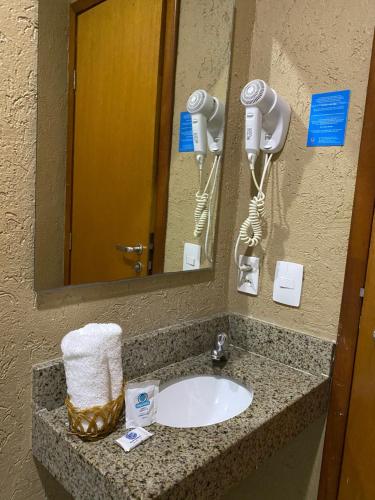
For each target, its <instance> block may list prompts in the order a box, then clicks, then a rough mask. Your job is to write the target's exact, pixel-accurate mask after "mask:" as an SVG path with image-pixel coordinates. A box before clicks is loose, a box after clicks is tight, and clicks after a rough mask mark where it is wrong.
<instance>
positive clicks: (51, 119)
mask: <svg viewBox="0 0 375 500" xmlns="http://www.w3.org/2000/svg"><path fill="white" fill-rule="evenodd" d="M178 4H180V9H179V15H178V11H177V10H176V9H175V7H176V5H178ZM232 18H233V0H204V1H201V2H199V3H197V2H194V1H192V0H181V2H177V1H175V0H164V1H163V0H156V1H154V0H152V1H151V0H132V1H128V2H124V1H123V0H101V1H98V0H96V1H95V0H76V1H72V0H56V1H54V2H50V1H49V0H39V61H38V145H37V160H38V164H37V181H36V242H35V247H36V248H35V287H36V289H49V288H56V287H60V286H63V285H64V284H65V285H73V284H81V283H94V282H100V281H116V280H123V279H127V278H133V277H140V276H147V275H149V274H157V273H160V272H171V271H181V270H182V269H183V262H184V244H185V243H189V242H191V243H195V244H198V245H200V246H202V239H201V238H200V237H198V238H194V235H193V231H194V209H195V203H196V200H195V193H196V191H197V187H198V186H197V179H198V170H197V167H196V164H195V160H194V154H193V153H179V152H178V135H179V133H178V132H179V118H180V112H181V111H186V101H187V98H188V97H189V95H190V94H191V92H192V91H193V90H195V89H197V88H204V89H206V90H207V91H209V92H210V93H212V94H213V95H216V96H217V97H219V98H220V100H222V102H225V99H226V90H227V83H228V71H229V64H230V45H231V32H232ZM177 29H178V53H177V62H176V67H175V65H174V57H173V51H174V49H177V36H176V35H177ZM174 37H175V38H176V44H174V43H173V39H174ZM173 89H174V96H173ZM173 97H174V99H173ZM172 121H173V129H172ZM202 176H203V181H204V178H205V176H207V172H206V171H204V172H203V173H202ZM168 183H169V189H168ZM215 216H216V202H215V203H214V207H213V215H212V221H211V228H212V230H211V234H210V241H211V244H212V245H213V243H214V228H215ZM129 247H130V248H129ZM131 250H134V251H133V252H131ZM209 266H210V263H209V262H208V261H207V259H206V258H205V253H204V251H203V252H202V258H201V262H200V264H199V267H200V268H204V267H209Z"/></svg>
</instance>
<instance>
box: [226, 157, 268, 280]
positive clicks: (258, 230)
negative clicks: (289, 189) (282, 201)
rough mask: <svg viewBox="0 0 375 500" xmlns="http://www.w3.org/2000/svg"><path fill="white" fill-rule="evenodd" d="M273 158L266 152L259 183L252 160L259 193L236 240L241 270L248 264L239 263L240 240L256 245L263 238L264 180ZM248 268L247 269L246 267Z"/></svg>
mask: <svg viewBox="0 0 375 500" xmlns="http://www.w3.org/2000/svg"><path fill="white" fill-rule="evenodd" d="M271 159H272V154H266V156H265V161H264V166H263V172H262V177H261V181H260V183H259V184H258V182H257V179H256V177H255V172H254V162H253V161H250V170H251V176H252V179H253V181H254V184H255V187H256V188H257V189H258V193H257V194H256V195H255V196H253V198H251V200H250V202H249V215H248V217H247V218H246V219H245V220H244V221H243V223H242V224H241V227H240V231H239V235H238V238H237V241H236V247H235V251H234V260H235V262H236V265H237V267H238V268H239V269H240V270H247V266H241V265H240V264H239V260H238V247H239V244H240V242H242V243H244V244H245V245H247V246H249V247H255V246H256V245H258V244H259V243H260V242H261V240H262V236H263V234H262V218H263V216H264V211H265V207H264V203H265V198H266V196H265V194H264V192H263V185H264V181H265V179H266V175H267V171H268V167H269V165H270V163H271ZM245 268H246V269H245Z"/></svg>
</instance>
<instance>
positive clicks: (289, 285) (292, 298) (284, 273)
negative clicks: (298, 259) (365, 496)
mask: <svg viewBox="0 0 375 500" xmlns="http://www.w3.org/2000/svg"><path fill="white" fill-rule="evenodd" d="M302 281H303V266H302V265H301V264H295V263H294V262H285V261H283V260H278V261H277V262H276V271H275V281H274V283H273V300H274V301H275V302H279V303H280V304H286V305H287V306H293V307H299V305H300V303H301V293H302Z"/></svg>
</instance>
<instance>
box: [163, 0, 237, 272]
mask: <svg viewBox="0 0 375 500" xmlns="http://www.w3.org/2000/svg"><path fill="white" fill-rule="evenodd" d="M233 7H234V0H204V1H200V2H196V1H195V0H182V2H181V12H180V27H179V36H178V56H177V67H176V84H175V101H174V116H173V136H172V151H171V165H170V176H169V194H168V222H167V235H166V245H165V262H164V271H165V272H171V271H180V270H181V269H182V263H183V253H184V243H195V244H200V245H204V234H203V235H202V236H201V237H200V238H194V234H193V232H194V210H195V193H196V192H197V191H198V187H199V181H198V168H197V165H196V163H195V159H194V154H193V153H179V152H178V140H179V124H180V112H181V111H186V101H187V99H188V97H189V95H190V94H191V93H192V92H193V91H194V90H197V89H204V90H207V92H209V93H210V94H212V95H214V96H216V97H218V98H219V99H220V100H221V101H222V102H224V103H225V100H226V94H227V84H228V77H229V67H230V49H231V42H232V26H233ZM212 158H213V156H212V155H211V154H209V155H208V157H207V162H206V165H205V168H204V171H203V176H202V177H203V180H207V177H208V173H209V171H210V169H211V164H212ZM214 226H215V218H214V219H213V221H212V227H214ZM201 256H202V258H201V267H210V264H209V262H208V261H207V260H206V259H205V258H204V256H203V252H202V254H201Z"/></svg>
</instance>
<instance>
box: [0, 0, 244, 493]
mask: <svg viewBox="0 0 375 500" xmlns="http://www.w3.org/2000/svg"><path fill="white" fill-rule="evenodd" d="M239 5H240V9H239V12H238V16H239V19H238V22H237V29H236V31H237V34H236V40H237V41H236V44H235V51H234V63H233V66H234V68H236V70H235V71H234V72H233V75H232V89H233V92H231V95H230V99H231V103H232V105H231V111H230V115H229V122H230V123H231V124H232V126H231V127H230V130H229V132H228V140H227V144H228V151H231V152H232V153H233V155H234V158H235V157H236V156H235V155H236V154H237V153H236V148H233V146H232V144H234V143H235V140H236V139H235V136H234V134H235V132H236V131H237V127H238V123H239V119H240V111H241V110H240V106H239V104H238V101H237V96H238V92H239V88H240V86H241V84H242V82H243V81H244V79H246V75H247V71H248V68H247V65H243V61H244V60H248V54H249V44H250V36H249V33H248V29H249V26H250V18H251V14H252V13H251V9H250V6H249V5H248V2H247V0H243V1H242V0H241V1H240V2H239ZM37 6H38V3H37V0H4V1H3V2H1V3H0V65H1V83H0V113H1V118H0V147H1V169H0V185H1V188H0V283H1V285H0V319H1V336H0V421H1V426H0V491H1V494H0V496H1V498H4V499H7V500H8V499H12V500H25V498H28V499H38V500H39V499H41V498H43V497H44V493H43V486H42V483H41V481H40V480H39V478H38V474H37V470H36V467H35V464H34V462H33V458H32V454H31V449H30V445H31V366H32V364H34V363H37V362H40V361H44V360H47V359H51V358H53V357H56V356H58V355H59V344H60V341H61V338H62V336H63V335H64V334H65V333H66V332H67V331H68V330H70V329H72V328H76V327H79V326H80V325H82V324H84V323H85V322H89V321H115V322H118V323H120V324H121V325H122V327H123V330H124V333H125V335H136V334H139V333H141V332H142V331H146V330H150V329H152V328H157V327H161V326H164V325H168V324H173V323H176V322H178V321H181V320H185V319H190V318H194V317H201V316H207V315H210V314H212V313H214V312H217V311H222V310H224V309H225V306H226V293H227V287H226V283H227V280H226V274H227V266H226V263H225V261H226V258H227V255H228V254H229V248H230V244H231V242H230V241H228V240H227V239H226V238H225V235H226V234H228V233H229V232H230V228H231V226H232V225H233V215H234V214H230V213H227V211H225V210H224V207H225V206H226V204H227V203H229V200H230V199H232V198H233V196H234V194H235V191H236V178H235V177H233V176H231V175H227V173H226V172H225V171H224V182H225V189H224V195H223V197H222V205H223V208H222V212H223V214H224V217H221V222H220V230H219V240H220V241H221V242H222V243H221V244H220V245H219V248H218V257H217V258H218V262H219V264H218V266H217V268H216V270H215V273H210V272H206V273H205V274H204V275H203V276H202V275H201V276H196V275H194V274H191V273H186V274H184V275H182V276H181V275H179V276H161V277H157V278H150V279H148V280H145V281H142V280H137V281H132V282H131V283H130V284H112V285H102V286H88V287H84V286H83V287H77V288H74V289H67V290H60V291H56V292H53V291H52V292H49V293H44V294H39V295H36V294H35V293H34V292H33V253H34V235H33V232H34V184H35V165H36V162H35V158H36V71H37V60H36V58H37V17H38V13H37ZM229 144H230V147H229ZM224 170H225V169H224ZM43 485H44V487H45V488H48V489H49V498H54V499H57V498H58V494H57V490H56V489H55V486H54V485H53V483H51V481H50V479H48V478H46V477H44V480H43Z"/></svg>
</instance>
